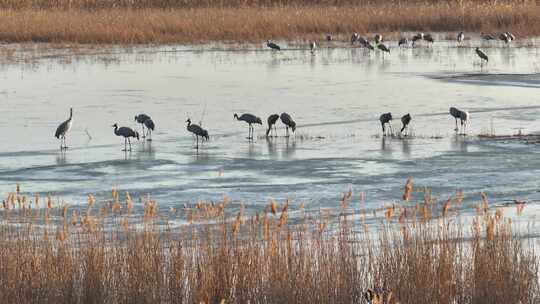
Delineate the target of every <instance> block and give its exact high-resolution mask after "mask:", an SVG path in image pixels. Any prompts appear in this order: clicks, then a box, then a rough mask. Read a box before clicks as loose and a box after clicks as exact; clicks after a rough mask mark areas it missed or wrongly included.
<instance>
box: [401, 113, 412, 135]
mask: <svg viewBox="0 0 540 304" xmlns="http://www.w3.org/2000/svg"><path fill="white" fill-rule="evenodd" d="M411 119H412V118H411V114H410V113H407V114H405V115H403V116H402V117H401V124H402V125H403V126H402V127H401V131H400V133H403V131H404V130H405V129H407V133H409V132H408V131H409V124H410V123H411ZM405 136H407V134H405Z"/></svg>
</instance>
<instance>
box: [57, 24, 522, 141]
mask: <svg viewBox="0 0 540 304" xmlns="http://www.w3.org/2000/svg"><path fill="white" fill-rule="evenodd" d="M495 37H496V36H494V35H490V34H484V33H481V38H482V39H483V40H486V41H492V40H497V38H495ZM498 39H499V40H501V41H503V42H504V43H506V44H508V43H510V42H512V41H513V40H515V39H516V37H515V36H514V35H513V34H512V33H510V32H504V33H501V34H500V35H499V36H498ZM326 40H327V41H332V40H333V37H332V36H331V35H327V36H326ZM422 40H423V41H426V42H427V43H434V42H435V39H434V38H433V36H432V35H431V34H424V33H418V34H416V35H414V36H413V37H412V38H411V39H410V40H409V39H407V38H406V37H402V38H400V39H399V41H398V46H399V47H406V46H408V45H409V42H411V46H413V47H414V46H415V44H416V43H418V42H419V41H422ZM464 40H465V34H464V33H463V32H460V33H459V34H457V36H456V41H457V43H458V44H461V43H462V42H463V41H464ZM350 41H351V45H354V44H355V43H358V44H359V45H360V46H361V47H364V48H366V49H367V50H375V47H374V46H373V44H371V42H370V41H369V40H368V39H366V38H364V37H362V36H360V35H358V33H353V34H352V35H351V40H350ZM373 41H374V43H375V45H376V48H377V49H379V50H380V51H382V52H383V54H384V53H390V48H389V47H388V46H387V45H385V44H384V43H383V37H382V35H381V34H376V35H375V36H374V37H373ZM266 45H267V46H268V47H269V48H271V49H272V50H277V51H280V50H281V47H280V46H279V45H277V44H276V43H274V42H272V41H270V40H267V41H266ZM309 46H310V49H311V52H312V53H314V52H315V50H316V48H317V44H316V43H315V42H314V41H312V42H310V44H309ZM475 51H476V54H477V55H478V57H480V59H481V60H482V61H483V60H485V61H486V62H488V60H489V59H488V56H487V55H486V53H485V52H484V51H482V50H481V49H480V48H478V47H477V48H475ZM449 113H450V115H451V116H452V117H453V118H454V119H455V122H456V127H455V131H459V128H458V119H459V120H460V124H461V132H462V133H461V134H465V130H466V127H467V125H468V123H469V117H470V115H469V113H468V112H467V111H463V110H460V109H457V108H455V107H451V108H450V111H449ZM234 118H235V119H236V120H238V121H244V122H245V123H247V124H248V137H247V139H249V140H253V133H254V127H253V125H255V124H259V125H262V124H263V123H262V120H261V119H260V118H259V117H257V116H256V115H253V114H249V113H246V114H242V115H240V116H238V114H236V113H235V114H234ZM278 119H280V120H281V122H282V123H283V124H284V125H285V127H286V135H285V136H287V137H288V136H289V128H290V129H291V130H292V132H293V133H294V132H295V130H296V122H295V121H294V120H293V119H292V117H291V116H290V115H289V114H287V113H282V114H281V115H278V114H272V115H270V116H269V117H268V119H267V122H268V129H267V130H266V136H267V137H272V136H277V129H276V122H277V121H278ZM411 120H412V117H411V115H410V114H406V115H404V116H402V117H401V124H402V127H401V130H400V132H399V133H400V134H404V135H405V136H406V135H408V134H407V132H405V131H408V126H409V124H410V122H411ZM135 121H136V122H137V123H139V124H141V126H142V133H143V134H142V138H146V137H147V136H148V140H152V138H151V135H152V131H153V130H154V128H155V125H154V121H153V120H152V118H151V117H150V116H148V115H146V114H139V115H137V116H135ZM379 121H380V123H381V127H382V132H383V136H387V135H389V134H392V135H393V134H395V133H394V130H393V129H392V124H391V121H392V114H391V113H384V114H382V115H381V116H380V117H379ZM186 123H187V126H186V129H187V131H188V132H190V133H192V134H193V135H194V136H195V138H196V148H197V149H198V148H199V137H200V138H201V140H209V138H210V136H209V134H208V131H207V130H206V129H204V128H202V127H201V126H200V125H197V124H193V123H192V122H191V119H189V118H188V119H187V120H186ZM72 124H73V109H70V112H69V118H68V119H67V120H66V121H64V122H63V123H61V124H60V125H59V126H58V128H57V129H56V133H55V137H56V138H58V139H59V140H60V150H65V149H67V148H68V147H67V145H66V135H67V133H68V132H69V130H70V129H71V126H72ZM112 127H113V128H114V134H115V135H116V136H120V137H123V138H124V150H123V151H131V138H134V139H137V140H139V133H138V132H137V131H135V130H133V129H131V128H129V127H118V124H116V123H115V124H114V125H112ZM145 128H146V131H145ZM404 132H405V133H404ZM128 145H129V149H128Z"/></svg>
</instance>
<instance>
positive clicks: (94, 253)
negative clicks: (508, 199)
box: [0, 179, 540, 304]
mask: <svg viewBox="0 0 540 304" xmlns="http://www.w3.org/2000/svg"><path fill="white" fill-rule="evenodd" d="M413 192H414V195H412V193H413ZM404 198H406V199H408V200H409V202H405V201H399V202H397V203H394V204H393V205H388V206H386V207H383V208H381V209H379V210H369V211H368V210H366V209H365V208H364V206H365V203H364V201H363V196H362V195H360V198H359V199H357V198H356V197H355V195H353V193H352V192H351V191H349V192H347V193H345V194H344V195H343V197H342V199H341V202H337V203H336V206H339V207H336V209H337V210H336V211H330V210H327V211H322V212H320V213H316V214H313V213H310V212H307V211H306V210H304V206H303V205H302V204H301V205H297V208H296V209H297V210H293V208H292V204H291V203H290V202H283V203H278V202H276V201H273V200H272V201H270V202H269V203H268V206H267V207H266V208H265V210H264V211H261V212H258V213H253V214H248V213H247V212H246V211H245V209H244V208H242V207H240V208H232V207H231V206H232V204H231V202H230V201H229V200H228V199H227V198H224V199H223V200H222V201H220V202H211V203H198V204H195V205H185V206H182V207H179V208H170V209H169V210H164V209H162V208H160V207H159V205H158V204H157V203H156V202H155V201H153V200H152V199H151V198H149V197H145V198H143V199H141V200H140V201H134V200H133V199H132V198H131V196H130V195H129V194H128V193H126V194H124V195H121V194H120V193H119V192H118V191H116V190H113V191H112V197H111V198H110V199H107V200H106V201H103V202H98V201H97V200H96V198H94V197H93V196H91V195H89V196H88V202H87V204H86V205H85V206H78V207H70V206H68V205H65V204H59V203H58V202H56V201H54V200H53V199H52V198H51V197H46V198H40V197H39V196H33V197H30V196H27V195H24V194H23V193H22V192H21V189H19V187H18V188H17V191H15V192H13V193H10V194H9V195H8V197H7V198H6V199H5V200H4V201H3V203H2V206H1V213H2V214H1V215H2V225H1V226H0V297H1V298H2V301H3V302H4V303H36V302H39V303H367V302H366V300H365V298H364V293H365V292H366V290H368V289H375V288H378V289H384V290H385V294H386V296H388V297H389V298H390V301H389V303H415V304H424V303H425V304H433V303H448V304H451V303H538V301H539V300H540V288H539V285H538V283H539V281H538V279H539V278H538V256H537V255H536V253H535V251H534V245H533V244H532V241H531V240H525V239H523V238H520V235H519V234H518V233H516V232H515V231H513V230H512V228H513V227H514V226H513V225H514V224H512V221H511V220H510V219H508V218H505V217H504V214H503V210H502V209H498V208H496V209H495V210H493V208H491V207H490V205H489V201H488V197H487V196H486V195H485V194H483V195H482V196H481V197H479V203H478V204H476V207H475V208H476V215H475V216H473V219H472V221H469V220H465V221H464V220H463V218H462V217H461V216H460V215H459V212H458V209H459V208H460V207H461V206H460V205H461V204H462V202H463V192H461V191H458V192H456V194H455V195H454V196H453V197H451V198H449V199H447V200H444V201H441V202H439V201H438V200H437V199H436V198H434V197H433V196H432V194H431V192H430V190H429V189H413V182H412V180H411V179H409V180H408V181H407V184H406V187H405V190H404ZM516 208H517V209H519V210H520V211H519V212H520V213H521V212H523V208H524V205H523V204H519V205H517V207H516ZM293 212H295V216H294V218H295V219H294V220H293V218H292V217H291V215H292V214H293ZM177 221H183V222H184V223H185V224H184V225H181V226H180V227H173V226H172V223H174V222H177ZM370 221H371V222H375V223H377V224H376V225H368V222H370ZM373 303H377V302H373ZM378 303H381V302H378Z"/></svg>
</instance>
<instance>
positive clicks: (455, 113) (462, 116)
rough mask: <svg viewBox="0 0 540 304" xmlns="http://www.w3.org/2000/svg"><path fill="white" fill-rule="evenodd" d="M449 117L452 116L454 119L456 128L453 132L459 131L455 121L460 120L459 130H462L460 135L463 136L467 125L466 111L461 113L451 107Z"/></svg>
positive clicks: (467, 113) (467, 115) (467, 114)
mask: <svg viewBox="0 0 540 304" xmlns="http://www.w3.org/2000/svg"><path fill="white" fill-rule="evenodd" d="M449 112H450V115H452V117H454V119H455V121H456V128H455V129H454V131H456V132H458V131H459V129H458V124H457V120H458V119H459V120H460V123H461V128H462V131H463V133H462V134H465V129H466V127H467V125H468V124H469V116H470V115H469V112H467V111H462V110H460V109H458V108H455V107H451V108H450V111H449Z"/></svg>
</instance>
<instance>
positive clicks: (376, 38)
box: [373, 34, 383, 44]
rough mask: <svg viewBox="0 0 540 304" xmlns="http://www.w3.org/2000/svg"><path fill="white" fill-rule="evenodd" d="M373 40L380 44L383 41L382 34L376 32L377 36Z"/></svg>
mask: <svg viewBox="0 0 540 304" xmlns="http://www.w3.org/2000/svg"><path fill="white" fill-rule="evenodd" d="M373 40H375V44H379V43H381V42H382V40H383V38H382V35H381V34H376V35H375V37H373Z"/></svg>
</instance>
